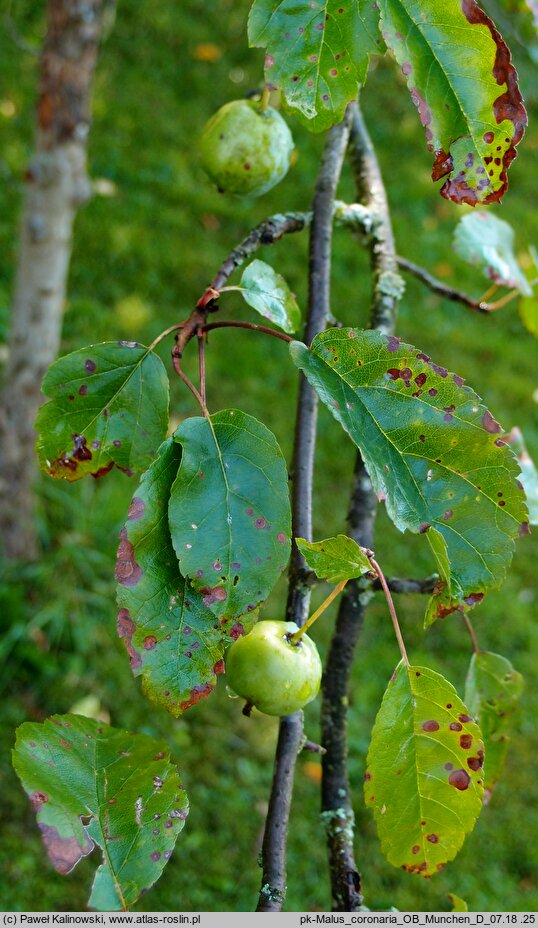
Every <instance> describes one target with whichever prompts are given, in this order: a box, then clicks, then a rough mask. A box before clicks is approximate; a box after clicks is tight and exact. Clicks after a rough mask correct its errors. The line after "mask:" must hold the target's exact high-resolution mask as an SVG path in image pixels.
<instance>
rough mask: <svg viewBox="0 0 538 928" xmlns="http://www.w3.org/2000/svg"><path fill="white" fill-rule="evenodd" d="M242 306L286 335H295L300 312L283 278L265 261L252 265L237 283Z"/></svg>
mask: <svg viewBox="0 0 538 928" xmlns="http://www.w3.org/2000/svg"><path fill="white" fill-rule="evenodd" d="M240 289H241V294H242V296H243V299H244V300H245V302H247V303H248V304H249V306H252V307H253V308H254V309H255V310H256V311H257V312H259V313H260V315H262V316H265V318H266V319H270V320H271V322H274V323H275V325H278V326H280V328H281V329H284V331H285V332H296V331H297V329H298V328H299V325H300V324H301V310H300V309H299V306H298V304H297V300H296V299H295V295H294V294H293V293H292V292H291V290H290V288H289V287H288V285H287V283H286V281H285V280H284V278H283V277H282V276H281V275H280V274H277V272H276V271H274V270H273V268H272V267H271V265H270V264H265V262H264V261H258V260H257V259H256V260H255V261H252V262H251V263H250V264H249V266H248V267H247V268H245V270H244V271H243V276H242V277H241V283H240Z"/></svg>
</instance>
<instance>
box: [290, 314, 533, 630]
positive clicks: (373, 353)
mask: <svg viewBox="0 0 538 928" xmlns="http://www.w3.org/2000/svg"><path fill="white" fill-rule="evenodd" d="M290 351H291V355H292V358H293V360H294V361H295V363H296V365H297V366H298V367H299V368H300V369H301V370H303V371H304V373H305V375H306V377H307V378H308V380H309V381H310V383H311V384H312V386H313V387H314V388H315V389H316V390H317V392H318V394H319V396H320V398H321V399H322V400H323V402H324V403H325V404H326V405H327V406H328V408H329V409H330V411H331V412H332V414H333V416H334V417H335V419H337V420H338V422H340V424H341V425H342V427H343V428H344V429H345V431H346V432H347V433H348V434H349V436H350V437H351V439H352V440H353V441H354V442H355V444H356V445H357V446H358V447H359V448H360V450H361V453H362V456H363V459H364V463H365V466H366V468H367V470H368V473H369V475H370V478H371V480H372V484H373V487H374V490H375V492H376V493H377V494H378V495H379V496H380V498H384V499H385V500H386V505H387V511H388V514H389V516H390V518H391V519H392V521H393V522H394V524H395V525H396V526H397V527H398V528H399V529H400V530H401V531H405V530H406V529H408V530H410V531H412V532H417V533H419V534H423V535H425V537H426V538H427V539H428V541H429V543H430V546H431V548H432V552H433V554H434V556H435V559H436V561H437V565H438V570H439V573H440V581H439V583H438V585H437V587H436V590H435V592H434V595H433V597H432V599H431V601H430V604H429V606H428V611H427V616H426V620H427V624H430V623H431V622H432V621H434V620H435V619H436V618H442V617H444V616H445V615H449V614H450V613H451V612H454V611H455V610H456V609H459V610H464V609H467V608H470V607H471V606H473V605H475V604H476V603H478V602H480V601H481V600H482V599H483V597H484V593H485V592H486V591H487V590H488V589H490V588H492V587H497V586H499V585H500V584H501V582H502V580H503V579H504V576H505V574H506V570H507V567H508V565H509V563H510V561H511V559H512V554H513V551H514V539H515V538H516V537H517V536H518V534H520V533H521V532H522V531H525V530H526V527H527V518H528V516H527V510H526V505H525V496H524V493H523V490H522V488H521V485H520V483H519V482H518V479H517V478H518V476H519V467H518V463H517V461H516V459H515V457H514V455H513V453H512V451H511V450H510V448H509V447H508V445H507V444H506V442H505V441H504V440H503V438H502V427H501V426H500V425H499V423H498V422H497V421H496V420H495V418H494V417H493V416H492V414H491V413H490V412H489V410H487V409H485V407H484V406H483V405H482V404H481V402H480V399H479V397H478V396H477V395H476V393H474V391H473V390H471V389H470V388H469V387H466V386H464V384H463V380H462V378H461V377H459V376H458V375H457V374H451V373H450V372H449V371H448V370H447V369H446V368H444V367H442V366H440V365H439V364H436V363H435V362H434V361H432V360H431V358H429V357H428V356H427V355H425V354H424V353H423V352H421V351H418V350H417V349H416V348H414V347H413V346H412V345H406V344H405V343H404V342H401V341H400V339H398V338H396V337H395V336H390V337H386V336H384V335H382V334H381V333H379V332H374V331H361V330H360V329H328V330H327V331H326V332H324V333H323V334H321V335H318V336H317V337H316V338H315V339H314V341H313V342H312V344H311V346H310V348H307V347H306V346H305V345H303V344H302V343H300V342H292V344H291V345H290Z"/></svg>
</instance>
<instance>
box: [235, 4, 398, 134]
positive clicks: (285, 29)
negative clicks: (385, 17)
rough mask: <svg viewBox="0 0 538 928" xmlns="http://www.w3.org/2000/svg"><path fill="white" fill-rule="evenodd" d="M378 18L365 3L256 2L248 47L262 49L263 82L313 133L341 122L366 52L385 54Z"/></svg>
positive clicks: (360, 78)
mask: <svg viewBox="0 0 538 928" xmlns="http://www.w3.org/2000/svg"><path fill="white" fill-rule="evenodd" d="M378 15H379V14H378V12H377V8H376V7H375V5H374V4H372V3H371V2H370V0H312V2H311V0H255V2H254V4H253V6H252V9H251V11H250V16H249V21H248V35H249V43H250V45H251V46H260V47H262V48H265V49H266V56H265V78H266V81H267V82H268V84H269V85H270V86H272V87H278V88H279V89H280V90H282V92H283V94H284V96H285V100H286V103H287V105H288V107H289V109H291V110H292V111H293V112H294V113H295V114H296V115H297V116H298V117H299V118H300V119H301V122H306V125H307V126H308V128H309V129H311V130H313V131H314V132H320V131H321V130H322V129H328V128H329V126H332V125H334V124H335V123H337V122H340V120H341V119H342V118H343V116H344V111H345V109H346V106H347V104H348V103H349V102H351V101H352V100H354V99H355V97H356V96H357V93H358V90H359V87H360V86H361V84H364V82H365V80H366V74H367V72H368V61H369V54H370V53H371V52H377V51H383V50H384V45H383V41H382V38H381V35H380V33H379V29H378Z"/></svg>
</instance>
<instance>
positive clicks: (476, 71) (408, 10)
mask: <svg viewBox="0 0 538 928" xmlns="http://www.w3.org/2000/svg"><path fill="white" fill-rule="evenodd" d="M379 10H380V14H381V31H382V33H383V37H384V39H385V41H386V43H387V46H388V47H389V48H390V49H391V50H392V51H393V53H394V55H395V57H396V60H397V61H398V63H399V64H400V66H401V68H402V71H403V73H404V75H405V78H406V80H407V85H408V87H409V91H410V93H411V98H412V100H413V103H414V104H415V106H416V107H417V109H418V111H419V115H420V119H421V122H422V125H423V126H424V127H425V129H426V139H427V143H428V148H429V150H430V151H431V152H432V154H433V155H434V157H435V160H434V164H433V169H432V179H433V180H434V181H437V180H440V179H441V178H443V177H446V178H447V179H446V181H445V183H444V185H443V187H442V188H441V194H442V196H444V197H446V199H448V200H452V201H453V202H454V203H468V204H469V205H470V206H476V205H478V204H486V203H495V202H498V201H499V200H500V199H501V198H502V196H503V194H504V193H505V191H506V188H507V186H508V176H507V172H508V168H509V167H510V164H511V163H512V161H513V160H514V158H515V157H516V145H517V144H518V142H520V141H521V138H522V136H523V133H524V131H525V127H526V125H527V114H526V111H525V107H524V105H523V100H522V97H521V93H520V90H519V86H518V78H517V72H516V70H515V68H514V66H513V65H512V63H511V56H510V52H509V50H508V48H507V46H506V43H505V42H504V40H503V38H502V36H501V35H500V34H499V32H498V30H497V29H496V28H495V25H494V24H493V22H492V21H491V19H490V18H489V17H488V16H487V15H486V14H485V13H484V12H483V10H481V9H480V7H479V6H478V4H477V3H476V2H475V0H462V2H461V3H460V2H458V0H431V2H429V3H428V4H424V3H417V2H416V0H379Z"/></svg>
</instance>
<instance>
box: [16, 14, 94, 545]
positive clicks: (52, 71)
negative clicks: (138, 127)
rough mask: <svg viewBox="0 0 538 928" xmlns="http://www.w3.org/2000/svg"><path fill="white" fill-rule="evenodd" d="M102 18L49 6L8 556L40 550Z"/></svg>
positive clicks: (19, 303)
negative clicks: (39, 415)
mask: <svg viewBox="0 0 538 928" xmlns="http://www.w3.org/2000/svg"><path fill="white" fill-rule="evenodd" d="M102 12H103V0H49V3H48V27H47V36H46V39H45V44H44V46H43V51H42V54H41V62H40V81H39V100H38V106H37V138H36V150H35V154H34V157H33V159H32V161H31V163H30V166H29V168H28V170H27V171H26V176H25V180H26V191H25V197H24V205H23V214H22V225H21V233H20V246H19V258H18V267H17V275H16V282H15V290H14V297H13V309H12V322H11V332H10V338H9V346H8V347H9V357H8V361H7V364H6V370H5V379H4V387H3V392H2V402H1V407H0V408H1V410H2V411H1V414H0V537H1V538H2V542H3V545H4V549H5V555H6V557H8V558H24V559H32V558H35V557H36V556H37V553H38V544H37V535H36V525H35V518H34V491H33V482H34V479H35V454H34V444H35V432H34V428H33V422H34V419H35V415H36V412H37V409H38V407H39V405H40V403H41V401H42V396H41V392H40V386H41V381H42V379H43V375H44V373H45V371H46V370H47V368H48V366H49V365H50V364H51V363H52V361H54V359H55V357H56V355H57V352H58V346H59V343H60V335H61V327H62V315H63V309H64V302H65V290H66V281H67V274H68V269H69V260H70V256H71V242H72V230H73V221H74V218H75V214H76V211H77V209H78V207H79V206H81V205H82V204H83V203H85V202H86V201H87V200H88V199H89V197H90V193H91V187H90V182H89V180H88V176H87V173H86V143H87V138H88V130H89V126H90V99H91V85H92V77H93V73H94V70H95V63H96V59H97V51H98V46H99V41H100V38H101V33H102V22H103V17H102Z"/></svg>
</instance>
